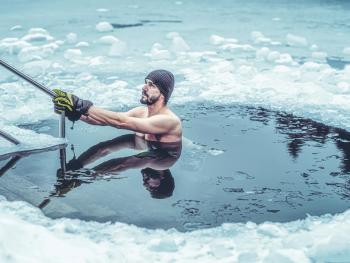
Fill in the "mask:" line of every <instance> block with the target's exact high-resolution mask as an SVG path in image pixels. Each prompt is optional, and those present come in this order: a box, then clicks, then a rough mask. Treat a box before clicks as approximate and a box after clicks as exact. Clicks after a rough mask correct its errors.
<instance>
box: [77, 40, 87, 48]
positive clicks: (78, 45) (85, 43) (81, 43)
mask: <svg viewBox="0 0 350 263" xmlns="http://www.w3.org/2000/svg"><path fill="white" fill-rule="evenodd" d="M89 46H90V44H89V43H88V42H85V41H82V42H79V43H77V44H76V45H75V47H78V48H79V47H89Z"/></svg>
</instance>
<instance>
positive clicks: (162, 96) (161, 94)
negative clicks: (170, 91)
mask: <svg viewBox="0 0 350 263" xmlns="http://www.w3.org/2000/svg"><path fill="white" fill-rule="evenodd" d="M160 98H161V99H162V100H163V105H166V102H165V97H164V95H163V93H160Z"/></svg>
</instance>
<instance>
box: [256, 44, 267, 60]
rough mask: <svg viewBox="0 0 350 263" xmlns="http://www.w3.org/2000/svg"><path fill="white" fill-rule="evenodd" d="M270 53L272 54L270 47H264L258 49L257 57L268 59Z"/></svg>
mask: <svg viewBox="0 0 350 263" xmlns="http://www.w3.org/2000/svg"><path fill="white" fill-rule="evenodd" d="M269 54H270V49H269V48H267V47H262V48H260V49H258V50H257V51H256V58H257V59H266V58H267V56H268V55H269Z"/></svg>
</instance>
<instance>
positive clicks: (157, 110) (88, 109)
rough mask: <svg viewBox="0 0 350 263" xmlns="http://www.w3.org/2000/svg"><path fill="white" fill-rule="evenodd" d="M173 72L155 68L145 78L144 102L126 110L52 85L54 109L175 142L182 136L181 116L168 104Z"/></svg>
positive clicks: (142, 97) (148, 138)
mask: <svg viewBox="0 0 350 263" xmlns="http://www.w3.org/2000/svg"><path fill="white" fill-rule="evenodd" d="M174 83H175V80H174V75H173V74H172V73H171V72H169V71H167V70H155V71H152V72H151V73H149V74H148V75H147V76H146V78H145V84H144V86H143V88H142V96H141V99H140V102H141V103H142V104H145V105H147V106H146V107H145V106H141V107H136V108H133V109H131V110H129V111H128V112H113V111H109V110H105V109H102V108H98V107H96V106H94V105H93V103H92V102H91V101H88V100H83V99H80V98H78V97H77V96H75V95H73V94H69V93H66V92H64V91H61V90H58V89H55V90H54V92H55V93H56V94H57V97H56V98H55V99H53V102H54V104H55V111H56V112H57V113H61V112H62V111H64V112H65V114H66V116H67V117H68V119H69V120H71V121H76V120H79V119H80V120H82V121H84V122H87V123H89V124H92V125H103V126H105V125H108V126H113V127H116V128H118V129H126V130H131V131H134V132H136V135H138V136H142V137H144V139H146V140H148V141H158V142H178V141H181V137H182V126H181V120H180V119H179V117H178V116H176V114H175V113H173V112H172V111H171V110H170V109H169V108H168V106H167V102H168V100H169V98H170V96H171V93H172V92H173V89H174Z"/></svg>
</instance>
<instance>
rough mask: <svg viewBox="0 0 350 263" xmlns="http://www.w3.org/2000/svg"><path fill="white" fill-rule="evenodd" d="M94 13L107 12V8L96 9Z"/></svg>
mask: <svg viewBox="0 0 350 263" xmlns="http://www.w3.org/2000/svg"><path fill="white" fill-rule="evenodd" d="M96 11H97V12H108V11H109V9H107V8H98V9H96Z"/></svg>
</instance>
